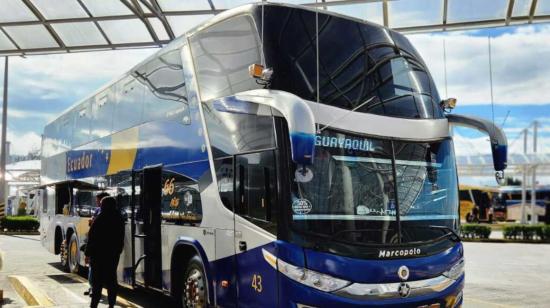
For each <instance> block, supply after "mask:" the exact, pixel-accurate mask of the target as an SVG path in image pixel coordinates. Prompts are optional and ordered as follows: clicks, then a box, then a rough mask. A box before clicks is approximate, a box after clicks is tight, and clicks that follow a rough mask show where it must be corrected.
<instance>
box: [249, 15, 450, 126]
mask: <svg viewBox="0 0 550 308" xmlns="http://www.w3.org/2000/svg"><path fill="white" fill-rule="evenodd" d="M262 20H263V22H264V24H263V30H262V31H263V34H264V39H263V41H264V45H263V47H264V48H263V50H264V57H265V63H266V64H265V65H266V67H270V68H272V69H273V79H272V82H271V85H270V87H271V88H272V89H277V90H283V91H287V92H291V93H293V94H296V95H298V96H300V97H302V98H304V99H307V100H310V101H317V98H318V97H319V101H320V102H321V103H323V104H327V105H331V106H335V107H339V108H344V109H348V110H355V111H358V112H368V113H375V114H380V115H386V116H396V117H404V118H419V119H426V118H442V117H443V111H442V109H441V108H440V107H439V102H440V98H439V95H438V93H437V90H436V88H435V85H434V83H433V80H432V78H431V76H430V74H429V72H428V70H427V68H426V66H425V64H424V63H423V61H422V59H421V58H420V57H419V56H418V53H417V52H416V50H414V48H413V47H412V45H411V44H410V43H409V42H408V41H407V40H406V38H404V37H403V36H402V35H400V34H398V33H395V32H392V31H390V30H387V29H385V28H383V27H381V26H378V25H374V24H364V23H361V22H357V21H353V20H349V19H346V18H342V17H336V16H332V15H328V14H318V22H317V20H316V15H315V12H312V11H309V10H304V9H298V8H290V7H279V6H265V7H264V10H263V18H262V10H261V9H258V10H257V11H256V23H257V24H258V25H260V24H261V22H262ZM316 24H318V25H319V27H318V29H319V30H318V34H317V31H316ZM317 37H318V38H319V41H318V42H317ZM317 48H318V50H317ZM317 51H318V52H317Z"/></svg>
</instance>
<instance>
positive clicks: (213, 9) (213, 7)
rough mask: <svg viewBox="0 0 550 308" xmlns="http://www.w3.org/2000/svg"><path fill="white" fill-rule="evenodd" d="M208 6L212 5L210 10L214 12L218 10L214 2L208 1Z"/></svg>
mask: <svg viewBox="0 0 550 308" xmlns="http://www.w3.org/2000/svg"><path fill="white" fill-rule="evenodd" d="M208 4H209V5H210V9H211V10H212V11H215V10H216V7H215V6H214V3H213V2H212V0H208Z"/></svg>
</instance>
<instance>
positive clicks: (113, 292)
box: [107, 257, 119, 307]
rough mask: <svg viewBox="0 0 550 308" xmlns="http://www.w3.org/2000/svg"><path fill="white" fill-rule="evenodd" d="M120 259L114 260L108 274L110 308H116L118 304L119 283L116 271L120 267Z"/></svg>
mask: <svg viewBox="0 0 550 308" xmlns="http://www.w3.org/2000/svg"><path fill="white" fill-rule="evenodd" d="M118 259H119V258H118V257H117V258H115V260H113V262H112V263H111V264H109V272H108V273H107V274H108V276H107V280H108V283H107V286H108V289H107V293H108V299H109V307H114V306H115V304H116V296H117V292H118V281H117V276H116V270H117V267H118Z"/></svg>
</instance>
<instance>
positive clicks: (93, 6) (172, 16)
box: [0, 0, 550, 56]
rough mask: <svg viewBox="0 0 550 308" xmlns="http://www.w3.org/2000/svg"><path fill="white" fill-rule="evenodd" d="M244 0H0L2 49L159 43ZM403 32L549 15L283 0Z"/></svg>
mask: <svg viewBox="0 0 550 308" xmlns="http://www.w3.org/2000/svg"><path fill="white" fill-rule="evenodd" d="M250 2H252V1H250V0H248V1H247V0H1V1H0V56H2V55H26V54H28V55H30V54H46V53H58V52H75V51H86V50H103V49H120V48H135V47H152V46H162V45H163V44H166V43H167V42H169V41H170V40H172V39H174V38H175V37H177V36H178V35H181V34H182V33H184V32H185V31H187V30H188V29H190V28H192V27H193V26H195V25H197V24H198V23H200V22H201V21H204V20H206V19H208V18H209V17H211V16H213V15H214V14H217V13H219V12H221V11H223V10H226V9H230V8H232V7H236V6H239V5H243V4H246V3H250ZM273 2H289V3H292V4H304V5H307V6H312V7H319V8H321V9H325V10H329V11H334V12H338V13H341V14H345V15H350V16H353V17H356V18H360V19H364V20H369V21H372V22H375V23H379V24H382V25H385V26H388V27H390V28H394V29H396V30H398V31H401V32H407V33H410V32H421V31H442V30H443V31H444V30H453V29H468V28H479V27H489V26H504V25H511V24H523V23H532V22H542V21H549V20H550V0H316V1H314V0H287V1H273Z"/></svg>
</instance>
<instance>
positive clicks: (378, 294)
mask: <svg viewBox="0 0 550 308" xmlns="http://www.w3.org/2000/svg"><path fill="white" fill-rule="evenodd" d="M455 281H456V280H453V279H450V278H447V277H445V276H443V275H441V276H437V277H434V278H429V279H423V280H416V281H405V282H396V283H380V284H363V283H353V284H351V285H349V286H347V287H345V288H343V289H340V290H338V291H336V292H333V293H334V294H337V295H340V296H343V297H347V298H352V299H361V300H380V299H396V298H402V296H401V295H400V294H399V286H400V285H401V284H405V283H406V284H408V285H409V287H410V293H409V295H408V296H407V297H409V298H410V297H417V296H421V295H425V294H430V293H434V292H441V291H443V290H445V289H447V288H448V287H449V286H451V285H452V284H453V283H454V282H455Z"/></svg>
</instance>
